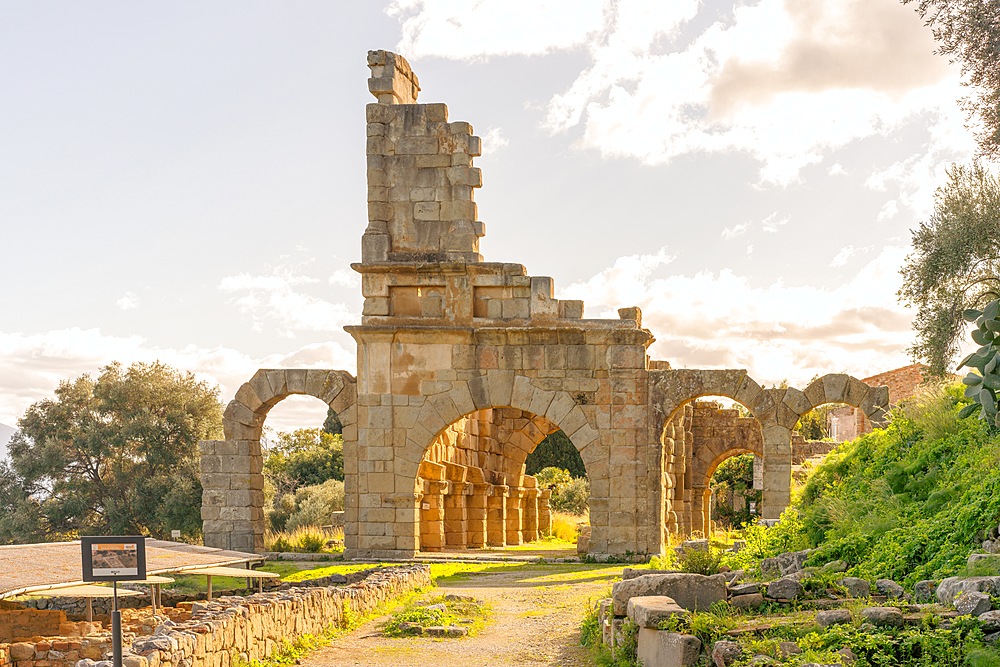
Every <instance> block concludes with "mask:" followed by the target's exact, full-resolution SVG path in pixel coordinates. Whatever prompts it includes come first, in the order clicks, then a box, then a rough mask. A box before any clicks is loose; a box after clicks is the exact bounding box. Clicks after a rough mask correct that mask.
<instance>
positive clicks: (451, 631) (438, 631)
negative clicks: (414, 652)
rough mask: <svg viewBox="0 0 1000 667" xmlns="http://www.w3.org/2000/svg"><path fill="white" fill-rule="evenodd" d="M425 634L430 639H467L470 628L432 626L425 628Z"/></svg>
mask: <svg viewBox="0 0 1000 667" xmlns="http://www.w3.org/2000/svg"><path fill="white" fill-rule="evenodd" d="M424 634H425V635H427V636H428V637H465V636H466V635H467V634H469V628H463V627H459V626H457V625H432V626H430V627H427V628H424Z"/></svg>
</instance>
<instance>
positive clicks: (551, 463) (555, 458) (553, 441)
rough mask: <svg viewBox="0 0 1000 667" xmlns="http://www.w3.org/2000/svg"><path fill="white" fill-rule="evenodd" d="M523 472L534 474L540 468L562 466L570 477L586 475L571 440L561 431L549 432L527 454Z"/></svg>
mask: <svg viewBox="0 0 1000 667" xmlns="http://www.w3.org/2000/svg"><path fill="white" fill-rule="evenodd" d="M524 466H525V472H526V473H527V474H529V475H535V474H536V473H538V472H539V471H541V470H542V468H562V469H563V470H566V471H568V472H569V474H570V476H571V477H586V476H587V469H586V468H585V467H584V465H583V459H582V458H581V457H580V452H579V451H578V450H577V448H576V446H575V445H574V444H573V441H571V440H570V439H569V437H568V436H567V435H566V434H565V433H563V432H562V431H556V432H555V433H550V434H549V435H547V436H546V437H545V439H544V440H542V441H541V442H540V443H538V446H537V447H535V450H534V451H533V452H531V453H530V454H528V458H527V459H526V460H525V462H524Z"/></svg>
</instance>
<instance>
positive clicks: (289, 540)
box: [264, 525, 344, 554]
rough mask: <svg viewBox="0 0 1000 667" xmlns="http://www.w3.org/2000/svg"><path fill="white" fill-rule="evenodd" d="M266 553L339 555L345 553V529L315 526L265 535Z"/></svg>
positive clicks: (271, 532) (299, 527)
mask: <svg viewBox="0 0 1000 667" xmlns="http://www.w3.org/2000/svg"><path fill="white" fill-rule="evenodd" d="M264 549H265V550H266V551H278V552H282V553H284V552H298V553H314V554H339V553H342V552H343V551H344V529H343V528H340V527H337V528H321V527H319V526H315V525H309V526H296V527H295V528H293V529H291V530H283V531H267V532H265V533H264Z"/></svg>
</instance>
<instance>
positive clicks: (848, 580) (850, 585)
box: [837, 577, 872, 598]
mask: <svg viewBox="0 0 1000 667" xmlns="http://www.w3.org/2000/svg"><path fill="white" fill-rule="evenodd" d="M837 583H838V584H840V585H841V586H843V587H844V588H846V589H847V594H848V595H850V596H851V597H852V598H870V597H871V596H872V585H871V582H869V581H868V580H867V579H859V578H858V577H844V578H843V579H841V580H840V581H838V582H837Z"/></svg>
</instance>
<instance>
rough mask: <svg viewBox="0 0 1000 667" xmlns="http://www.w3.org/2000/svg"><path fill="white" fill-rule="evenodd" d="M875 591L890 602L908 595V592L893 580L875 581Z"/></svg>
mask: <svg viewBox="0 0 1000 667" xmlns="http://www.w3.org/2000/svg"><path fill="white" fill-rule="evenodd" d="M875 590H877V591H878V592H879V593H881V594H882V595H884V596H886V597H887V598H889V599H890V600H893V599H896V600H898V599H901V598H902V597H903V596H905V595H906V591H904V590H903V587H902V586H900V585H899V584H897V583H896V582H895V581H893V580H892V579H877V580H876V581H875Z"/></svg>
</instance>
